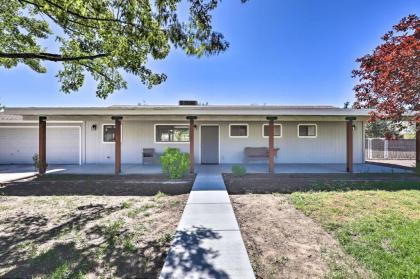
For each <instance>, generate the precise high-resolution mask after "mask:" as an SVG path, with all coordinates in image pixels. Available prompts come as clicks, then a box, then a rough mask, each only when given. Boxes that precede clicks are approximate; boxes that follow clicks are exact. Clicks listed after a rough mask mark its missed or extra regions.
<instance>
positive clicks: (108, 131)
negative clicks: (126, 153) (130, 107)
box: [102, 124, 122, 143]
mask: <svg viewBox="0 0 420 279" xmlns="http://www.w3.org/2000/svg"><path fill="white" fill-rule="evenodd" d="M121 138H122V127H121ZM102 142H103V143H114V142H115V124H103V125H102Z"/></svg>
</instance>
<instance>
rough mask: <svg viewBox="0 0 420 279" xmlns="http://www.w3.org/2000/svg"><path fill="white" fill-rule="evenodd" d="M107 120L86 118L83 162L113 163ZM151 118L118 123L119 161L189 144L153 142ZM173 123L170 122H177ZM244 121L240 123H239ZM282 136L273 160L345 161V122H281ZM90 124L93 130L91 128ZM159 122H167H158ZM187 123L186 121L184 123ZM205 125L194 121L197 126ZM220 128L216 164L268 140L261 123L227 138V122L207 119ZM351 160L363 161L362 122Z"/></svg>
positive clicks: (186, 147)
mask: <svg viewBox="0 0 420 279" xmlns="http://www.w3.org/2000/svg"><path fill="white" fill-rule="evenodd" d="M104 123H110V124H112V123H113V121H111V120H98V121H86V150H87V152H86V163H88V164H89V163H110V164H111V163H114V144H110V143H102V124H104ZM156 123H157V122H151V121H147V122H145V121H124V120H123V122H122V133H123V138H122V162H123V163H142V150H143V148H155V149H156V152H163V150H164V149H165V147H167V146H169V147H178V148H180V149H181V151H183V152H188V151H189V144H185V143H181V144H168V143H166V144H162V143H155V142H154V124H156ZM181 123H182V122H179V121H178V122H174V123H173V124H181ZM241 123H244V122H241ZM279 123H281V124H282V137H281V138H276V139H275V141H274V142H275V146H276V147H278V148H280V150H279V153H278V157H277V159H276V162H277V163H345V162H346V128H345V127H346V126H345V125H346V124H345V122H344V121H342V122H281V121H279ZM299 123H315V124H317V125H318V136H317V138H306V139H305V138H298V137H297V125H298V124H299ZM93 124H96V125H97V129H96V131H92V130H91V126H92V125H93ZM159 124H170V122H168V121H166V122H162V123H159ZM185 124H186V125H187V124H188V122H185ZM200 124H207V123H203V122H199V121H197V126H199V125H200ZM209 124H219V127H220V163H243V162H244V155H243V154H244V148H245V147H247V146H249V147H258V146H268V139H267V138H263V137H262V124H263V122H248V124H249V137H248V138H229V123H228V122H209ZM355 125H356V129H355V131H354V143H353V144H354V148H353V150H354V151H353V152H354V155H353V156H354V162H355V163H362V162H363V139H362V134H363V127H362V122H360V121H357V122H355ZM199 131H200V129H196V137H195V160H196V162H197V163H199V162H200V161H199V159H200V146H199V137H200V135H199Z"/></svg>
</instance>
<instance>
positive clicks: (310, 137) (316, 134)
mask: <svg viewBox="0 0 420 279" xmlns="http://www.w3.org/2000/svg"><path fill="white" fill-rule="evenodd" d="M300 126H315V136H301V135H299V127H300ZM297 136H298V138H301V139H315V138H317V137H318V124H315V123H300V124H298V125H297Z"/></svg>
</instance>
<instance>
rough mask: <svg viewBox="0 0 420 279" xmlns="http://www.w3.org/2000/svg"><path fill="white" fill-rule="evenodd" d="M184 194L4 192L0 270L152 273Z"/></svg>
mask: <svg viewBox="0 0 420 279" xmlns="http://www.w3.org/2000/svg"><path fill="white" fill-rule="evenodd" d="M186 199H187V195H178V196H166V195H164V194H158V195H155V196H151V197H141V196H140V197H139V196H132V197H130V196H127V197H119V196H112V197H110V196H42V197H16V196H2V197H0V202H1V205H2V210H1V211H0V277H6V278H10V277H12V278H16V277H17V278H22V277H25V278H27V277H35V278H121V277H137V278H139V277H140V278H154V277H157V276H158V274H159V272H160V269H161V267H162V265H163V262H164V259H165V256H166V253H167V251H168V249H169V245H170V241H171V239H172V236H173V234H174V232H175V229H176V226H177V225H178V222H179V219H180V217H181V214H182V210H183V208H184V205H185V203H186Z"/></svg>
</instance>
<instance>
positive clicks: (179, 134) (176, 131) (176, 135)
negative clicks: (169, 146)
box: [155, 125, 190, 142]
mask: <svg viewBox="0 0 420 279" xmlns="http://www.w3.org/2000/svg"><path fill="white" fill-rule="evenodd" d="M155 140H156V142H189V141H190V129H189V127H188V126H187V125H155Z"/></svg>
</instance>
